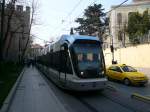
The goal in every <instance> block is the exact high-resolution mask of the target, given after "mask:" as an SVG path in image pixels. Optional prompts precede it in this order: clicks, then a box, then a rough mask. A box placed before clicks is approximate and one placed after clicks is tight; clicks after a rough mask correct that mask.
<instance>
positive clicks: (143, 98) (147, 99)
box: [131, 93, 150, 103]
mask: <svg viewBox="0 0 150 112" xmlns="http://www.w3.org/2000/svg"><path fill="white" fill-rule="evenodd" d="M131 98H134V99H137V100H140V101H144V102H145V103H150V97H148V96H143V95H140V94H138V93H132V94H131Z"/></svg>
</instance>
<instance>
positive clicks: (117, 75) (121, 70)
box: [106, 64, 148, 85]
mask: <svg viewBox="0 0 150 112" xmlns="http://www.w3.org/2000/svg"><path fill="white" fill-rule="evenodd" d="M106 76H107V78H108V80H111V79H114V80H120V81H122V82H124V84H125V85H130V84H134V85H139V84H140V85H145V84H146V83H148V77H147V76H146V75H144V74H143V73H141V72H138V71H137V70H136V69H135V68H133V67H131V66H128V65H126V64H120V65H119V64H116V65H112V66H110V67H109V68H108V69H107V70H106Z"/></svg>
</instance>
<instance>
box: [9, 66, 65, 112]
mask: <svg viewBox="0 0 150 112" xmlns="http://www.w3.org/2000/svg"><path fill="white" fill-rule="evenodd" d="M9 112H67V111H66V110H65V108H64V106H63V104H61V103H60V101H59V99H57V97H56V96H55V94H54V93H53V91H52V90H51V88H50V87H49V85H48V84H47V82H46V81H45V80H44V79H43V78H42V76H41V75H40V73H39V72H38V70H37V69H36V68H34V67H33V68H32V67H30V68H27V69H26V70H25V72H24V74H23V77H22V80H21V83H20V85H19V87H18V88H17V91H16V95H15V97H14V99H13V102H12V104H11V106H10V108H9Z"/></svg>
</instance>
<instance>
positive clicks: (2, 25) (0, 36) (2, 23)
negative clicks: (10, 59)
mask: <svg viewBox="0 0 150 112" xmlns="http://www.w3.org/2000/svg"><path fill="white" fill-rule="evenodd" d="M4 17H5V0H2V3H1V34H0V61H2V60H3V54H2V52H3V50H2V49H3V48H2V47H3V45H2V41H3V37H4V19H5V18H4Z"/></svg>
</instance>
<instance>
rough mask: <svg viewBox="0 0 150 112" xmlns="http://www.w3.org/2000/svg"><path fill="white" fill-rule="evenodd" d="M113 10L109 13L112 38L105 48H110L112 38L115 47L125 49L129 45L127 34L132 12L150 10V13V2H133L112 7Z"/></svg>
mask: <svg viewBox="0 0 150 112" xmlns="http://www.w3.org/2000/svg"><path fill="white" fill-rule="evenodd" d="M111 8H112V9H113V10H112V11H111V12H110V13H109V18H110V34H111V36H110V37H108V38H107V39H106V40H105V44H104V46H105V48H107V47H109V46H110V43H111V40H112V39H111V38H113V43H114V47H115V48H118V47H123V46H124V45H125V44H126V43H129V37H128V35H127V34H126V33H125V29H126V28H127V24H128V17H129V14H130V13H131V12H139V13H143V12H144V11H145V10H148V11H149V13H150V0H133V2H132V4H128V5H122V6H120V7H118V6H112V7H111Z"/></svg>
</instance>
